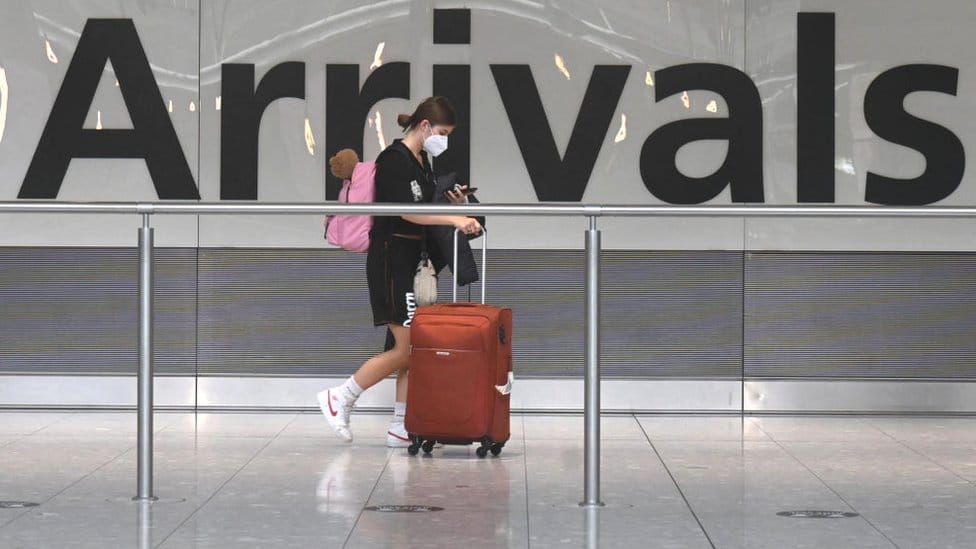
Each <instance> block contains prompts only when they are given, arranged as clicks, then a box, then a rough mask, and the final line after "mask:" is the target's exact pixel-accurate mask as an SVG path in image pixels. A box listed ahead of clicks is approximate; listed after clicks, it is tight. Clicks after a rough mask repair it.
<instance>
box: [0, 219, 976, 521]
mask: <svg viewBox="0 0 976 549" xmlns="http://www.w3.org/2000/svg"><path fill="white" fill-rule="evenodd" d="M0 213H91V214H94V213H98V214H130V215H131V214H137V215H141V216H142V225H141V227H139V231H138V235H139V238H138V246H139V371H138V387H139V389H138V403H137V409H138V412H137V414H138V435H137V438H138V442H137V451H138V457H137V459H138V471H137V493H136V496H135V497H134V498H133V499H135V500H140V501H148V500H153V499H155V496H153V461H152V459H153V428H152V424H153V417H152V409H153V363H152V354H153V353H152V349H153V345H152V335H153V326H152V284H153V276H152V275H153V260H152V249H153V229H152V227H151V226H150V216H152V215H163V214H191V215H207V214H249V215H250V214H319V215H325V214H368V215H403V214H413V215H417V214H435V215H436V214H454V215H481V216H487V215H509V216H562V217H584V218H587V219H588V221H589V227H588V228H587V229H586V231H585V250H586V264H585V275H586V278H585V294H586V298H585V302H584V303H585V314H584V332H585V334H584V337H585V346H584V355H585V357H584V359H585V369H584V393H585V394H584V407H583V415H584V448H583V452H584V463H583V501H582V502H581V503H580V505H582V506H584V507H599V506H602V505H603V503H602V501H601V500H600V291H599V290H600V248H601V243H600V230H599V229H598V228H597V218H598V217H742V218H747V217H810V218H823V217H856V218H929V219H931V218H946V219H958V218H976V208H969V207H939V206H928V207H871V206H624V205H587V204H577V203H546V204H494V205H489V204H477V205H467V204H451V205H433V204H410V205H407V204H339V203H334V202H329V203H321V204H295V203H260V204H259V203H201V202H165V203H77V202H28V201H24V202H0Z"/></svg>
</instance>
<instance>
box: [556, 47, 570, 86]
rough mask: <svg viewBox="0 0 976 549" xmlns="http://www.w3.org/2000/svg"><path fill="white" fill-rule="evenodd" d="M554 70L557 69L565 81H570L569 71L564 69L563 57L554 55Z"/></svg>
mask: <svg viewBox="0 0 976 549" xmlns="http://www.w3.org/2000/svg"><path fill="white" fill-rule="evenodd" d="M556 68H557V69H559V72H561V73H563V76H565V77H566V80H572V77H571V76H570V75H569V69H567V68H566V62H565V61H563V56H561V55H559V54H558V53H557V54H556Z"/></svg>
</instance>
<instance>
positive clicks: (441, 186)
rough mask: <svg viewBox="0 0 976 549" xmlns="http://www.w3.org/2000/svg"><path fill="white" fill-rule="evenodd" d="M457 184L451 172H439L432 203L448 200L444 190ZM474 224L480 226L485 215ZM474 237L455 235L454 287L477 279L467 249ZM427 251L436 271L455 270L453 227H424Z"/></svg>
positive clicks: (476, 268) (471, 196)
mask: <svg viewBox="0 0 976 549" xmlns="http://www.w3.org/2000/svg"><path fill="white" fill-rule="evenodd" d="M455 183H457V175H456V174H455V173H454V172H451V173H448V174H444V175H439V176H437V178H436V181H435V189H434V202H435V203H437V202H445V203H447V202H450V201H449V200H448V199H447V197H446V196H444V193H445V192H446V191H448V190H450V189H453V188H454V185H455ZM468 202H471V203H473V204H477V203H478V199H477V198H475V196H474V195H473V194H472V195H468ZM477 219H478V223H481V226H482V227H483V226H484V225H485V218H484V217H478V218H477ZM472 238H478V237H477V236H469V235H458V265H457V277H458V286H467V285H468V284H471V283H472V282H477V281H478V280H479V278H478V266H477V265H476V264H475V262H474V253H472V251H471V244H469V240H471V239H472ZM427 254H428V255H429V256H430V260H431V261H432V262H433V263H434V269H435V270H436V271H437V272H438V273H439V272H440V271H441V269H443V268H444V267H447V268H449V269H451V272H455V269H454V265H452V263H453V261H454V227H448V226H446V225H433V226H428V227H427Z"/></svg>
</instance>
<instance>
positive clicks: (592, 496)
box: [580, 215, 603, 507]
mask: <svg viewBox="0 0 976 549" xmlns="http://www.w3.org/2000/svg"><path fill="white" fill-rule="evenodd" d="M589 220H590V228H589V229H588V230H587V231H586V285H585V286H586V302H585V310H584V315H583V318H584V319H585V320H584V322H585V329H586V344H585V348H584V355H585V357H586V366H585V372H584V382H583V385H584V393H585V400H584V403H583V416H584V424H585V425H584V438H583V454H584V455H583V501H582V502H580V505H581V506H583V507H600V506H602V505H603V502H602V501H600V230H599V229H597V228H596V216H592V215H591V216H589Z"/></svg>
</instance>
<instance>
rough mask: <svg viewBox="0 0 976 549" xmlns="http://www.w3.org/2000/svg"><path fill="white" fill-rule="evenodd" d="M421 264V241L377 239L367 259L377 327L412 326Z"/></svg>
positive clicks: (373, 242)
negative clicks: (392, 325)
mask: <svg viewBox="0 0 976 549" xmlns="http://www.w3.org/2000/svg"><path fill="white" fill-rule="evenodd" d="M419 262H420V241H419V240H411V239H409V238H400V237H397V236H393V237H390V238H389V240H373V241H372V242H371V243H370V246H369V253H368V255H367V256H366V283H367V284H368V285H369V301H370V305H372V307H373V324H374V325H376V326H382V325H384V324H400V325H403V326H407V327H409V326H410V321H411V320H413V314H414V312H415V311H416V310H417V302H416V300H415V299H414V296H413V277H414V274H415V272H416V270H417V263H419Z"/></svg>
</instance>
